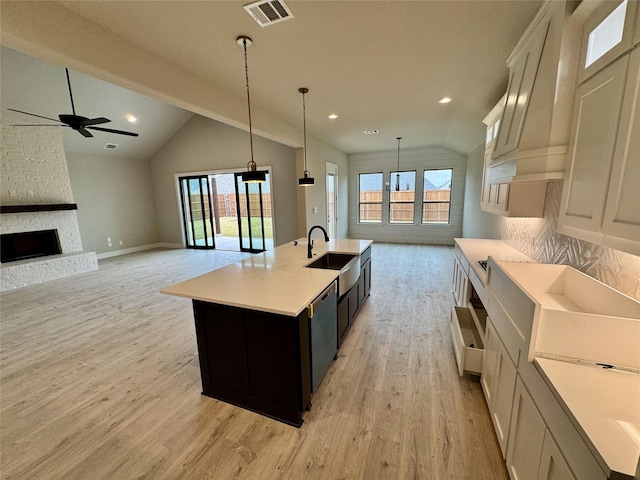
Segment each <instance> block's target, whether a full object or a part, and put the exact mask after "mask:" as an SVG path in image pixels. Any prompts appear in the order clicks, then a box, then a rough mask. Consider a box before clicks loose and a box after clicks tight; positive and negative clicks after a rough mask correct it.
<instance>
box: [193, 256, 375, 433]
mask: <svg viewBox="0 0 640 480" xmlns="http://www.w3.org/2000/svg"><path fill="white" fill-rule="evenodd" d="M360 261H361V267H360V278H359V279H358V281H357V282H356V283H355V284H354V285H353V287H352V288H351V289H350V290H349V291H348V292H347V293H345V294H344V295H342V297H340V298H339V299H336V301H337V310H336V309H334V310H333V311H334V312H337V313H334V314H333V315H334V316H336V319H335V321H336V328H337V344H336V346H335V349H336V351H337V349H338V348H339V346H340V344H341V343H342V340H343V339H344V336H345V334H346V333H347V331H348V330H349V327H350V326H351V325H352V324H353V322H354V319H355V317H356V315H357V313H358V312H359V310H360V307H361V306H362V305H363V303H364V302H365V301H366V299H367V297H368V296H369V293H370V290H371V248H370V247H369V248H367V249H366V250H365V251H364V252H363V253H362V254H361V259H360ZM193 311H194V317H195V326H196V337H197V342H198V355H199V357H200V373H201V378H202V394H203V395H206V396H209V397H212V398H216V399H218V400H222V401H224V402H227V403H231V404H233V405H237V406H239V407H242V408H246V409H248V410H251V411H254V412H256V413H259V414H262V415H265V416H268V417H271V418H274V419H276V420H279V421H281V422H284V423H287V424H289V425H293V426H295V427H300V426H301V425H302V423H303V419H302V414H303V412H304V411H306V410H308V409H309V408H311V397H312V382H311V377H312V366H311V362H312V352H311V343H312V339H311V318H309V313H308V310H306V309H305V310H304V311H303V312H302V313H300V314H299V315H298V316H297V317H293V316H287V315H279V314H275V313H268V312H263V311H259V310H250V309H245V308H240V307H233V306H227V305H221V304H216V303H210V302H205V301H201V300H193Z"/></svg>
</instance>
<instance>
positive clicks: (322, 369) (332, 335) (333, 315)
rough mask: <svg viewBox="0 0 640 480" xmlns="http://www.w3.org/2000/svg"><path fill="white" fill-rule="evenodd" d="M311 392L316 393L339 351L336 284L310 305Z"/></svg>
mask: <svg viewBox="0 0 640 480" xmlns="http://www.w3.org/2000/svg"><path fill="white" fill-rule="evenodd" d="M309 337H310V338H309V344H310V345H309V350H310V357H311V359H310V360H311V392H312V393H313V392H315V391H316V390H317V388H318V385H320V382H321V381H322V377H324V374H325V373H326V372H327V370H328V368H329V365H331V362H332V361H333V359H334V358H335V356H336V352H337V351H338V295H337V293H336V282H333V283H332V284H331V285H329V287H327V288H326V289H325V290H324V291H323V292H322V293H321V294H320V295H318V298H316V299H315V300H314V301H313V303H312V304H311V305H309Z"/></svg>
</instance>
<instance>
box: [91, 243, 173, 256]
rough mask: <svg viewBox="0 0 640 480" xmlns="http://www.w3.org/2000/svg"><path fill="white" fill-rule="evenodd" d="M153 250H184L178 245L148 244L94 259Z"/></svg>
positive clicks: (104, 254)
mask: <svg viewBox="0 0 640 480" xmlns="http://www.w3.org/2000/svg"><path fill="white" fill-rule="evenodd" d="M154 248H184V246H183V245H181V244H179V243H150V244H148V245H140V246H138V247H131V248H123V249H122V250H113V251H112V252H103V253H98V254H97V255H96V257H98V260H103V259H105V258H111V257H118V256H120V255H127V254H129V253H136V252H142V251H143V250H153V249H154Z"/></svg>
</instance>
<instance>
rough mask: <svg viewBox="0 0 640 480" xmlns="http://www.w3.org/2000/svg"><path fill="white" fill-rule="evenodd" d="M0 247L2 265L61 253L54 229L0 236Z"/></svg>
mask: <svg viewBox="0 0 640 480" xmlns="http://www.w3.org/2000/svg"><path fill="white" fill-rule="evenodd" d="M0 246H1V249H0V250H1V251H0V261H1V262H2V263H8V262H17V261H19V260H28V259H31V258H38V257H46V256H49V255H59V254H61V253H62V250H61V249H60V240H59V238H58V231H57V230H55V229H54V230H38V231H35V232H20V233H6V234H2V235H0Z"/></svg>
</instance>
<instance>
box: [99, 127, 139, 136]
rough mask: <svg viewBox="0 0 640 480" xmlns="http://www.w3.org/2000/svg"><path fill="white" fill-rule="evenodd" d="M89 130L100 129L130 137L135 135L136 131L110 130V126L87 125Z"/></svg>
mask: <svg viewBox="0 0 640 480" xmlns="http://www.w3.org/2000/svg"><path fill="white" fill-rule="evenodd" d="M87 128H90V129H91V130H100V131H101V132H109V133H117V134H119V135H129V136H130V137H137V136H138V134H137V133H133V132H125V131H123V130H112V129H111V128H102V127H87Z"/></svg>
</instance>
